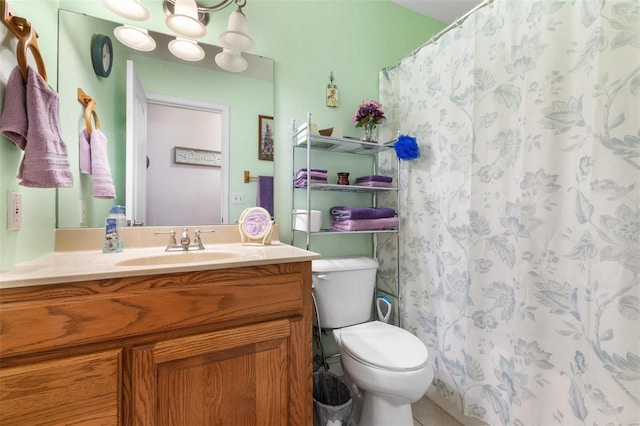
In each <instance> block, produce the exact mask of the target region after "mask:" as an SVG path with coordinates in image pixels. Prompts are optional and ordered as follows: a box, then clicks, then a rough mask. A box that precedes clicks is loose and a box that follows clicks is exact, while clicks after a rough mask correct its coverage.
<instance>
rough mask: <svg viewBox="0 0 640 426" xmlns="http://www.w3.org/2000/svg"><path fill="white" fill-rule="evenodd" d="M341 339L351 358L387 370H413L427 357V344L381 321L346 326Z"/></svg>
mask: <svg viewBox="0 0 640 426" xmlns="http://www.w3.org/2000/svg"><path fill="white" fill-rule="evenodd" d="M340 339H341V341H342V346H343V348H344V350H346V351H347V352H349V354H350V355H351V356H353V357H354V358H356V359H358V360H360V361H362V362H363V363H365V364H371V365H373V366H375V367H379V368H384V369H387V370H399V371H401V370H405V371H406V370H415V369H417V368H420V367H422V366H423V365H424V364H425V363H426V362H427V358H428V357H429V351H428V350H427V347H426V346H425V345H424V343H422V341H421V340H420V339H418V338H417V337H416V336H414V335H413V334H411V333H409V332H408V331H407V330H404V329H402V328H400V327H396V326H393V325H389V324H385V323H383V322H380V321H372V322H366V323H364V324H358V325H354V326H351V327H345V328H343V329H342V330H341V332H340Z"/></svg>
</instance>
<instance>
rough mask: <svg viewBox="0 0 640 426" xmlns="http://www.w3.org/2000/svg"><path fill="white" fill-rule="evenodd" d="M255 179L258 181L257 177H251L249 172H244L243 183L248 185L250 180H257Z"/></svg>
mask: <svg viewBox="0 0 640 426" xmlns="http://www.w3.org/2000/svg"><path fill="white" fill-rule="evenodd" d="M257 179H258V177H257V176H251V173H250V172H249V170H245V171H244V179H243V181H244V183H249V182H251V181H252V180H257Z"/></svg>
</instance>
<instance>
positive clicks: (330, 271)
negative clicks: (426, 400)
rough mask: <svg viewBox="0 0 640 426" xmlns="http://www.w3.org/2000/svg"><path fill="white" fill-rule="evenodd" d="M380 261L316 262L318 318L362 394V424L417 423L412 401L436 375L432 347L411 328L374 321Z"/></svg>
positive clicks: (336, 260)
mask: <svg viewBox="0 0 640 426" xmlns="http://www.w3.org/2000/svg"><path fill="white" fill-rule="evenodd" d="M377 269H378V261H377V260H376V259H372V258H368V257H352V258H342V259H320V260H314V261H313V262H312V272H313V295H314V298H315V302H316V309H317V314H318V315H317V320H318V321H319V324H320V326H321V327H322V328H325V329H331V330H332V331H333V337H334V339H335V341H336V344H337V345H338V348H339V350H340V360H341V363H342V369H343V371H344V373H345V378H346V379H347V380H348V381H351V382H352V383H353V384H354V385H356V386H357V387H358V389H359V390H360V391H361V392H362V393H363V395H364V399H363V402H362V411H361V414H360V422H359V425H360V426H388V425H394V426H404V425H406V426H413V415H412V413H411V404H412V403H414V402H416V401H417V400H419V399H420V398H422V396H423V395H424V394H425V393H426V391H427V389H428V387H429V385H430V384H431V381H432V380H433V367H432V366H431V364H430V363H429V361H428V358H429V352H428V350H427V348H426V346H425V345H424V343H422V341H421V340H420V339H418V338H417V337H416V336H414V335H413V334H411V333H410V332H408V331H406V330H404V329H402V328H400V327H396V326H393V325H390V324H386V323H384V322H381V321H371V312H372V305H373V295H374V290H375V283H376V271H377Z"/></svg>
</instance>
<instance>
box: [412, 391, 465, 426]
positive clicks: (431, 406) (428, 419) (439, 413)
mask: <svg viewBox="0 0 640 426" xmlns="http://www.w3.org/2000/svg"><path fill="white" fill-rule="evenodd" d="M411 409H412V411H413V426H462V424H461V423H459V422H458V421H457V420H456V419H454V418H453V417H451V416H450V415H449V414H448V413H447V412H446V411H444V410H443V409H442V408H440V407H438V406H437V405H436V404H435V403H433V402H432V401H431V400H430V399H429V398H427V397H426V396H424V397H422V399H420V400H419V401H418V402H416V403H415V404H413V405H412V406H411Z"/></svg>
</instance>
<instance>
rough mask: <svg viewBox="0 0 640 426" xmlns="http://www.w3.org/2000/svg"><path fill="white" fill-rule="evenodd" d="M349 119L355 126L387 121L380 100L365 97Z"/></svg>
mask: <svg viewBox="0 0 640 426" xmlns="http://www.w3.org/2000/svg"><path fill="white" fill-rule="evenodd" d="M351 121H353V122H354V123H356V127H362V126H364V125H365V124H369V123H371V124H374V125H376V124H380V123H384V122H385V121H387V117H385V116H384V112H383V111H382V104H381V103H380V102H378V101H373V100H371V99H365V100H363V101H362V103H361V104H360V106H359V107H358V110H357V111H356V112H355V113H354V114H353V117H352V118H351Z"/></svg>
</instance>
